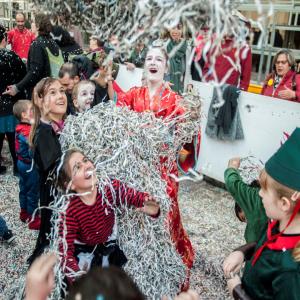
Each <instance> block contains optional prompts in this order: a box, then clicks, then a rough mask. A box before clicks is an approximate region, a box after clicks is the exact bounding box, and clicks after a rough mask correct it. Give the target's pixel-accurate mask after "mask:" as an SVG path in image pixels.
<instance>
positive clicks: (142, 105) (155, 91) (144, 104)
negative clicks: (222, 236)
mask: <svg viewBox="0 0 300 300" xmlns="http://www.w3.org/2000/svg"><path fill="white" fill-rule="evenodd" d="M166 69H167V54H166V52H165V51H164V50H163V49H161V48H159V47H153V48H151V49H150V50H149V51H148V52H147V55H146V60H145V71H146V78H147V79H146V80H147V84H146V86H142V87H134V88H132V89H130V90H129V91H128V92H127V93H119V94H118V98H117V105H118V106H128V107H130V108H131V109H132V110H134V111H136V112H144V111H153V112H154V113H155V116H156V117H157V118H172V117H176V116H178V115H180V114H183V113H184V108H183V107H181V106H180V100H181V98H180V96H179V95H178V94H176V93H175V92H173V91H171V90H170V89H168V88H166V87H165V85H164V83H163V78H164V74H165V72H166ZM167 159H168V158H166V157H161V158H160V162H161V163H162V168H161V174H162V178H163V179H164V180H166V182H167V193H168V195H169V197H170V198H171V201H172V208H171V211H170V212H169V216H168V222H169V227H170V233H171V238H172V240H173V242H174V243H175V246H176V249H177V251H178V253H179V254H180V255H181V257H182V259H183V262H184V264H185V265H186V266H187V275H189V270H190V269H191V267H192V266H193V262H194V255H195V254H194V250H193V247H192V244H191V242H190V240H189V237H188V235H187V233H186V232H185V230H184V228H183V226H182V223H181V217H180V212H179V207H178V200H177V197H178V183H176V182H175V181H174V180H172V179H171V178H170V177H169V176H168V173H172V174H175V175H178V170H177V165H176V162H174V163H173V166H172V170H171V171H170V170H167V168H166V167H164V166H163V163H164V162H165V161H166V160H167ZM187 287H188V277H187V280H186V286H185V287H184V288H187Z"/></svg>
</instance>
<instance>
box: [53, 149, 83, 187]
mask: <svg viewBox="0 0 300 300" xmlns="http://www.w3.org/2000/svg"><path fill="white" fill-rule="evenodd" d="M74 153H81V154H82V155H84V156H85V154H84V153H83V152H82V151H81V150H79V149H75V148H72V149H69V150H67V151H66V152H65V153H64V154H63V155H62V156H61V158H60V164H58V166H59V168H60V169H59V170H58V171H59V173H58V176H57V180H56V186H57V187H58V188H60V189H61V190H62V191H66V189H67V184H68V183H69V182H70V181H71V179H72V178H71V176H70V170H68V164H69V161H70V158H71V156H72V155H73V154H74Z"/></svg>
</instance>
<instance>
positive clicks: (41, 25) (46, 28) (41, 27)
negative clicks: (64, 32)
mask: <svg viewBox="0 0 300 300" xmlns="http://www.w3.org/2000/svg"><path fill="white" fill-rule="evenodd" d="M35 23H36V26H37V28H38V31H39V35H41V36H49V35H50V32H51V31H52V24H51V21H50V17H49V16H47V15H45V14H37V15H36V16H35Z"/></svg>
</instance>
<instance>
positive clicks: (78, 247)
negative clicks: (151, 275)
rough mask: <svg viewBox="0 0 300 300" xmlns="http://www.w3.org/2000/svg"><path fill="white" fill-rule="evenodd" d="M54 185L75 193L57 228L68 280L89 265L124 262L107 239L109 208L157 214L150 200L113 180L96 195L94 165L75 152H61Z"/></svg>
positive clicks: (110, 227)
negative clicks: (129, 207) (128, 207)
mask: <svg viewBox="0 0 300 300" xmlns="http://www.w3.org/2000/svg"><path fill="white" fill-rule="evenodd" d="M58 185H59V187H60V188H61V189H63V190H65V191H66V192H67V193H68V192H69V190H72V192H74V193H76V194H77V195H76V196H74V197H72V198H71V199H70V201H69V203H68V207H67V210H66V212H65V214H63V216H62V220H61V226H60V236H61V238H62V239H65V240H66V248H65V247H64V246H63V243H62V244H61V246H60V251H61V253H63V254H62V256H63V262H64V267H63V268H64V270H65V272H66V276H67V277H68V278H69V279H73V278H74V277H73V276H76V275H80V274H82V272H81V273H78V274H76V273H77V272H79V271H82V270H83V271H86V270H87V269H89V267H90V265H92V266H94V265H105V262H107V261H108V262H109V263H110V264H115V265H117V266H122V265H123V264H124V263H125V262H126V257H125V256H124V254H123V252H122V251H121V250H120V249H119V247H118V245H117V244H116V241H115V240H114V239H113V238H112V237H111V236H112V234H113V227H114V224H115V213H114V208H113V207H116V206H122V205H126V206H127V205H128V206H131V205H133V206H135V207H138V210H139V211H143V212H144V213H146V214H148V215H150V216H157V215H158V213H159V205H158V204H157V203H156V202H155V201H154V200H152V198H150V197H148V196H147V195H146V194H145V193H141V192H137V191H135V190H133V189H131V188H128V187H126V186H125V185H123V184H122V183H120V182H119V181H117V180H114V181H112V188H111V189H110V188H109V187H108V186H107V187H105V188H104V191H105V194H104V195H103V193H101V192H99V190H98V188H97V182H96V180H95V166H94V164H93V163H92V162H91V161H90V160H89V159H88V158H87V157H86V156H85V155H84V154H83V153H81V152H80V151H78V150H76V149H71V150H69V151H67V152H66V153H65V155H64V157H63V162H62V167H61V171H60V173H59V178H58ZM87 253H88V256H90V257H91V256H92V257H93V258H92V260H91V261H90V260H89V259H87ZM91 253H92V254H91Z"/></svg>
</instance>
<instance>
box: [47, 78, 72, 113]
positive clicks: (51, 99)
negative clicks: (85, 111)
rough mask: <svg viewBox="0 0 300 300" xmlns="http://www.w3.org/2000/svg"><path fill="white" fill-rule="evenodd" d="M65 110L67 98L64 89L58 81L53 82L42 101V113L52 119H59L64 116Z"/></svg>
mask: <svg viewBox="0 0 300 300" xmlns="http://www.w3.org/2000/svg"><path fill="white" fill-rule="evenodd" d="M66 110H67V97H66V93H65V89H64V87H63V86H62V85H61V84H60V82H59V81H58V80H55V81H54V82H53V83H52V84H50V86H49V88H48V90H47V92H46V94H45V97H44V100H43V101H42V111H43V112H44V114H47V115H49V116H50V119H51V116H53V117H54V119H57V118H58V119H59V118H62V117H63V116H64V114H65V113H66Z"/></svg>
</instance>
